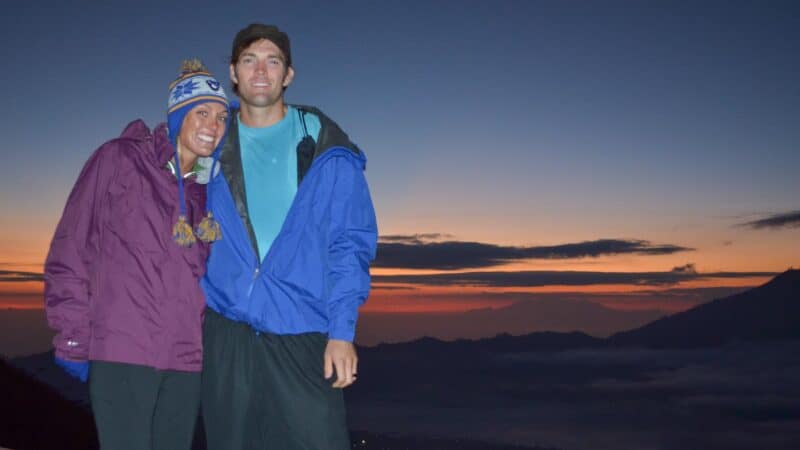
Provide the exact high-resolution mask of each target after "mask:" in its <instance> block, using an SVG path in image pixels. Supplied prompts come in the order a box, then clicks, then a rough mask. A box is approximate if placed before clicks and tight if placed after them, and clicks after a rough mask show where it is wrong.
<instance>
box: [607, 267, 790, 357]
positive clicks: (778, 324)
mask: <svg viewBox="0 0 800 450" xmlns="http://www.w3.org/2000/svg"><path fill="white" fill-rule="evenodd" d="M788 339H800V270H796V269H790V270H787V271H786V272H784V273H782V274H780V275H777V276H776V277H775V278H773V279H772V280H770V281H769V282H767V283H765V284H763V285H761V286H759V287H756V288H753V289H750V290H747V291H745V292H742V293H740V294H736V295H732V296H729V297H725V298H721V299H717V300H713V301H711V302H709V303H705V304H703V305H700V306H696V307H694V308H692V309H690V310H687V311H684V312H681V313H677V314H673V315H671V316H668V317H665V318H662V319H659V320H656V321H654V322H652V323H650V324H647V325H645V326H642V327H640V328H637V329H634V330H630V331H624V332H620V333H617V334H615V335H613V336H611V337H610V338H609V339H608V342H609V343H610V344H612V345H617V346H640V347H650V348H698V347H714V346H720V345H725V344H729V343H733V342H758V341H773V340H788Z"/></svg>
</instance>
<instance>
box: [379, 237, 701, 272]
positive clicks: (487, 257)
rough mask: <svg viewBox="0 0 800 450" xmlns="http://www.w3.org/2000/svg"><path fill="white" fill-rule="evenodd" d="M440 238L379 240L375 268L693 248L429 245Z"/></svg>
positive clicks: (454, 266) (619, 242)
mask: <svg viewBox="0 0 800 450" xmlns="http://www.w3.org/2000/svg"><path fill="white" fill-rule="evenodd" d="M439 236H441V235H435V234H427V235H411V236H387V237H382V238H381V242H380V243H379V244H378V259H377V260H376V261H375V263H374V264H373V266H374V267H390V268H404V269H432V270H462V269H477V268H484V267H493V266H498V265H502V264H507V263H511V262H514V261H520V260H527V259H575V258H587V257H588V258H594V257H598V256H605V255H620V254H639V255H668V254H673V253H678V252H686V251H692V250H694V249H692V248H688V247H681V246H678V245H671V244H663V245H654V244H652V243H650V242H649V241H644V240H634V239H627V240H626V239H598V240H595V241H585V242H578V243H571V244H562V245H551V246H534V247H515V246H501V245H494V244H486V243H482V242H463V241H446V242H431V240H432V239H436V238H438V237H439Z"/></svg>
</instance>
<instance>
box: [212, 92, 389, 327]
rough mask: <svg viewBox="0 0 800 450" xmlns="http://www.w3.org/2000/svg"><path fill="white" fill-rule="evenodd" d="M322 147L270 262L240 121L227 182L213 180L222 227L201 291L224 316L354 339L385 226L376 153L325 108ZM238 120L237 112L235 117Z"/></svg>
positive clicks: (306, 153)
mask: <svg viewBox="0 0 800 450" xmlns="http://www.w3.org/2000/svg"><path fill="white" fill-rule="evenodd" d="M300 108H302V112H303V113H312V114H315V115H317V116H318V117H319V118H320V123H321V125H322V129H321V131H320V133H319V137H318V140H319V142H314V141H313V140H310V141H309V139H311V138H310V137H306V139H304V140H303V142H301V144H300V145H298V149H297V151H298V174H299V176H298V179H299V180H300V183H299V186H298V189H297V194H296V195H295V198H294V202H293V203H292V206H291V207H290V208H289V212H288V213H287V216H286V219H285V221H284V223H283V227H282V228H281V231H280V232H279V233H278V235H277V236H276V238H275V240H274V241H273V243H272V246H271V247H270V249H269V251H268V252H267V254H266V256H265V257H264V260H263V261H258V256H257V255H258V251H257V248H256V243H255V239H254V237H255V235H254V233H253V231H252V225H251V224H250V221H249V215H248V213H247V203H246V195H245V194H244V181H243V179H242V169H241V153H240V149H239V142H238V132H237V131H238V130H237V129H238V124H237V123H236V121H235V119H234V120H233V121H232V123H231V127H230V134H229V136H228V140H227V142H226V145H225V147H223V149H222V152H221V154H220V155H219V161H220V166H221V169H222V170H221V172H222V175H223V176H219V175H217V176H214V177H212V179H211V182H210V183H209V184H208V205H207V207H208V208H209V209H210V210H211V211H212V212H213V214H214V218H215V219H216V220H217V222H219V224H220V228H221V230H222V240H220V241H217V242H215V243H214V244H213V245H212V246H211V255H210V257H209V259H208V267H207V271H206V275H205V277H204V278H203V279H202V280H201V286H202V288H203V290H204V291H205V293H206V300H207V303H208V306H209V307H210V308H211V309H213V310H214V311H216V312H218V313H220V314H222V315H223V316H225V317H227V318H229V319H231V320H235V321H239V322H246V323H248V324H250V325H251V326H252V327H253V328H254V329H256V330H259V331H267V332H271V333H275V334H298V333H305V332H312V331H316V332H322V333H326V334H327V335H328V337H329V338H331V339H341V340H346V341H352V340H353V338H354V336H355V326H356V320H357V317H358V307H359V306H360V305H361V304H362V303H363V302H364V301H365V300H366V299H367V296H368V295H369V288H370V276H369V262H370V261H371V260H373V259H374V258H375V251H376V247H377V236H378V231H377V224H376V220H375V211H374V209H373V206H372V200H371V199H370V195H369V188H368V187H367V182H366V179H365V178H364V169H365V167H366V157H365V156H364V154H363V152H361V151H360V150H359V149H358V148H357V147H356V146H355V145H353V144H352V143H350V141H349V139H347V135H345V134H344V133H343V132H342V131H341V130H340V129H339V128H338V126H336V124H335V123H333V121H331V120H330V119H328V118H327V117H325V116H324V115H323V114H322V113H321V112H319V111H318V110H315V109H313V108H309V107H300ZM232 115H233V117H234V118H235V117H236V114H235V112H234V114H232Z"/></svg>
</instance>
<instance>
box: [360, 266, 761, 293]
mask: <svg viewBox="0 0 800 450" xmlns="http://www.w3.org/2000/svg"><path fill="white" fill-rule="evenodd" d="M687 266H690V269H687ZM687 266H682V267H676V268H674V269H673V270H670V271H668V272H583V271H533V270H526V271H499V272H461V273H437V274H424V275H374V276H373V277H372V280H373V282H375V283H406V284H418V285H428V286H479V287H493V288H509V287H539V286H550V285H562V286H589V285H609V284H621V285H640V286H642V285H644V286H668V285H675V284H678V283H680V282H683V281H690V280H699V279H710V278H750V277H767V276H774V275H776V274H775V273H774V272H713V273H698V272H697V271H695V270H694V268H693V266H692V265H691V264H689V265H687Z"/></svg>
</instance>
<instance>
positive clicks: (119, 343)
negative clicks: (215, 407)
mask: <svg viewBox="0 0 800 450" xmlns="http://www.w3.org/2000/svg"><path fill="white" fill-rule="evenodd" d="M169 90H170V96H169V100H168V114H167V117H168V120H167V124H160V125H159V126H157V127H156V128H155V129H154V130H153V131H152V132H151V131H150V130H149V129H148V128H147V126H146V125H145V124H144V122H143V121H141V120H136V121H134V122H131V123H130V124H129V125H128V126H127V127H126V128H125V131H123V132H122V135H121V136H120V137H119V138H117V139H113V140H111V141H109V142H107V143H105V144H103V145H102V146H101V147H100V148H99V149H98V150H97V151H96V152H95V153H94V154H93V155H92V156H91V158H90V159H89V161H88V162H87V163H86V166H85V167H84V168H83V171H82V172H81V174H80V176H79V177H78V181H77V182H76V183H75V187H74V188H73V189H72V192H71V194H70V196H69V198H68V200H67V204H66V206H65V208H64V213H63V215H62V217H61V221H60V222H59V224H58V227H57V229H56V232H55V235H54V237H53V242H52V243H51V245H50V252H49V254H48V256H47V261H46V262H45V308H46V312H47V318H48V322H49V324H50V326H51V327H52V328H54V329H55V330H56V331H57V332H58V334H57V335H56V336H55V338H54V339H53V346H54V347H55V358H56V363H57V364H58V365H59V366H61V367H62V368H64V369H65V370H66V371H67V372H68V373H70V374H71V375H73V376H75V377H77V378H79V379H81V380H82V381H86V379H87V377H88V379H89V392H90V398H91V402H92V410H93V412H94V416H95V422H96V424H97V431H98V437H99V439H100V446H101V448H103V449H109V450H111V449H113V450H126V449H130V450H145V449H146V450H151V449H152V450H156V449H165V450H166V449H169V450H181V449H186V450H188V449H189V448H190V447H191V442H192V436H193V431H194V425H195V419H196V417H197V410H198V405H199V394H200V369H201V365H202V360H203V358H202V347H201V342H202V337H201V325H202V320H203V310H204V308H205V301H204V296H203V293H202V291H201V289H200V286H199V284H198V283H199V279H200V277H201V276H202V275H203V274H204V272H205V261H206V257H207V256H208V247H209V242H210V241H212V240H215V239H218V238H219V235H218V234H219V232H218V229H219V228H218V225H217V224H216V223H215V222H214V221H213V218H212V217H211V215H210V214H206V213H204V211H205V200H206V195H205V188H204V186H202V185H201V184H199V183H198V175H200V174H198V172H197V170H198V168H199V167H201V165H200V164H198V162H199V161H200V158H206V157H209V156H211V155H212V154H213V153H214V152H215V150H216V149H217V148H219V146H220V145H221V142H222V140H223V137H224V136H225V133H226V131H227V124H228V100H227V98H226V96H225V92H224V90H223V89H222V87H221V86H220V83H219V82H218V81H217V80H216V79H215V78H214V77H213V76H211V75H210V74H209V73H208V72H207V70H206V69H205V67H203V65H202V64H201V63H200V62H199V61H197V60H193V61H185V62H184V64H183V65H182V67H181V75H180V76H179V77H178V78H177V79H176V80H175V81H174V82H173V83H172V84H171V85H170V89H169ZM204 178H206V179H207V178H208V177H207V176H205V177H204ZM192 224H194V225H196V228H195V230H194V233H193V230H192V227H191V225H192Z"/></svg>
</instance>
